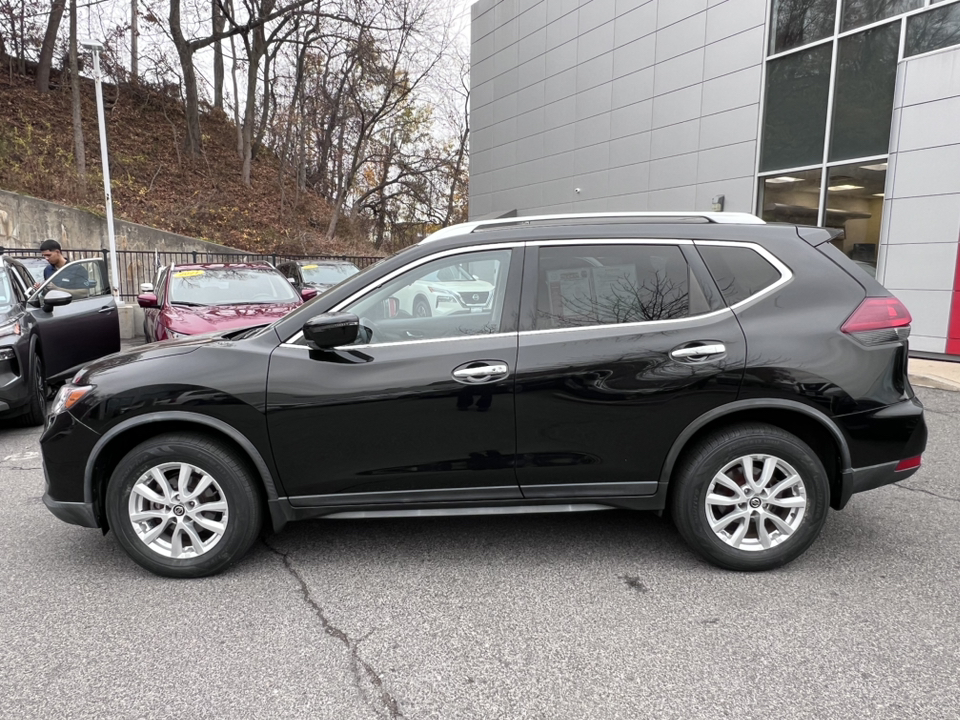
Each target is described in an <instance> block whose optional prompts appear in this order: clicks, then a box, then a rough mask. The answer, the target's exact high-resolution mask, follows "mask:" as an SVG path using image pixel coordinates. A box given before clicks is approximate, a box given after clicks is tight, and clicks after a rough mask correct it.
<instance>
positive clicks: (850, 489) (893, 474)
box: [831, 398, 927, 510]
mask: <svg viewBox="0 0 960 720" xmlns="http://www.w3.org/2000/svg"><path fill="white" fill-rule="evenodd" d="M838 421H840V422H841V427H843V429H844V430H845V431H846V432H845V434H847V436H848V438H850V439H851V440H852V442H851V445H853V446H854V447H856V446H857V445H859V446H860V447H859V448H858V449H859V450H860V453H857V454H859V455H860V457H861V458H862V457H863V456H864V455H868V456H872V459H874V461H875V462H874V463H872V464H869V465H863V466H860V467H853V468H850V469H847V470H844V471H843V473H842V475H841V478H840V488H839V492H838V493H835V494H834V497H833V502H832V503H831V504H832V506H833V508H834V509H836V510H841V509H843V507H844V506H845V505H846V504H847V503H848V502H849V501H850V498H851V497H853V495H855V494H856V493H860V492H866V491H867V490H875V489H876V488H878V487H883V486H884V485H889V484H891V483H895V482H899V481H900V480H905V479H906V478H908V477H910V476H911V475H913V474H914V473H915V472H916V471H917V470H919V467H912V468H909V469H906V470H900V471H897V466H898V465H899V464H900V461H901V460H905V459H907V458H914V457H918V456H920V455H922V454H923V451H924V450H925V449H926V446H927V424H926V421H925V420H924V418H923V405H922V404H921V402H920V401H919V400H917V399H916V398H911V399H910V400H905V401H904V402H900V403H896V404H895V405H889V406H887V407H885V408H881V409H880V410H876V411H872V412H868V413H858V414H857V416H855V417H853V416H848V417H847V418H838ZM843 421H846V422H843ZM844 426H845V427H844ZM851 436H852V437H851ZM880 445H882V446H883V451H882V452H879V451H878V448H879V446H880ZM864 451H867V452H864ZM856 460H857V457H856V455H854V461H855V462H856ZM876 461H880V462H876Z"/></svg>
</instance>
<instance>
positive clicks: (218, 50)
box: [213, 0, 227, 110]
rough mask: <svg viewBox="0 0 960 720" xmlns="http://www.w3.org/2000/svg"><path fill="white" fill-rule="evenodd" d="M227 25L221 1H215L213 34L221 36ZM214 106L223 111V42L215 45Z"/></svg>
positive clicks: (217, 42)
mask: <svg viewBox="0 0 960 720" xmlns="http://www.w3.org/2000/svg"><path fill="white" fill-rule="evenodd" d="M226 24H227V19H226V18H225V17H224V16H223V11H222V10H221V9H220V0H213V34H214V35H219V34H220V33H222V32H223V28H224V27H225V26H226ZM213 106H214V107H215V108H217V109H218V110H223V42H222V41H220V40H217V41H216V42H215V43H214V44H213Z"/></svg>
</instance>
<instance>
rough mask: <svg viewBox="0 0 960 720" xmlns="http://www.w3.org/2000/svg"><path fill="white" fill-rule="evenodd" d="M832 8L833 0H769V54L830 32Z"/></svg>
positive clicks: (831, 28) (832, 18)
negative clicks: (771, 2) (770, 14)
mask: <svg viewBox="0 0 960 720" xmlns="http://www.w3.org/2000/svg"><path fill="white" fill-rule="evenodd" d="M836 9H837V3H836V0H773V10H772V12H773V14H772V16H771V21H770V35H771V37H770V52H771V54H773V53H778V52H783V51H784V50H790V49H791V48H795V47H800V46H801V45H806V44H807V43H811V42H814V41H816V40H822V39H823V38H825V37H829V36H830V35H833V26H834V17H835V14H836Z"/></svg>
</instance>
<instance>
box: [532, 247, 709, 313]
mask: <svg viewBox="0 0 960 720" xmlns="http://www.w3.org/2000/svg"><path fill="white" fill-rule="evenodd" d="M538 272H539V277H538V279H537V311H536V329H538V330H551V329H559V328H570V327H587V326H592V325H618V324H622V323H637V322H649V321H653V320H674V319H677V318H684V317H688V316H689V315H690V314H691V312H690V283H691V278H690V272H689V268H688V266H687V262H686V260H685V259H684V257H683V253H682V252H681V250H680V248H679V247H677V246H676V245H641V244H637V245H591V244H584V245H561V246H556V247H541V248H540V261H539V268H538Z"/></svg>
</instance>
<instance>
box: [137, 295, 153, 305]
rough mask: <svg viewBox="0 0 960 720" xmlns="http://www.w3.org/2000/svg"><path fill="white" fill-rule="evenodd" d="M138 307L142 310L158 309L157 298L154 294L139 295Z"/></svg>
mask: <svg viewBox="0 0 960 720" xmlns="http://www.w3.org/2000/svg"><path fill="white" fill-rule="evenodd" d="M137 305H139V306H140V307H142V308H155V307H157V296H156V294H154V293H152V292H145V293H140V294H139V295H137Z"/></svg>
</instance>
